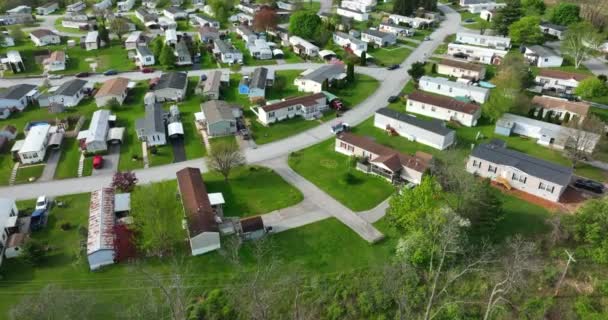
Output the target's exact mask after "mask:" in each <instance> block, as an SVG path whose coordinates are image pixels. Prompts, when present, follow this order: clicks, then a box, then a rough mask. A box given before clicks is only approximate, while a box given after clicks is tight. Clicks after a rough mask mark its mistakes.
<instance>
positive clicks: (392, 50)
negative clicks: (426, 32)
mask: <svg viewBox="0 0 608 320" xmlns="http://www.w3.org/2000/svg"><path fill="white" fill-rule="evenodd" d="M368 52H369V54H370V55H371V56H372V57H374V60H375V61H376V62H377V63H378V64H379V65H380V66H388V65H391V64H400V63H402V62H403V60H405V59H406V58H407V57H408V56H409V55H410V53H412V50H411V49H409V48H406V47H404V46H402V45H400V44H397V45H395V46H390V47H387V48H376V49H372V48H370V49H369V50H368Z"/></svg>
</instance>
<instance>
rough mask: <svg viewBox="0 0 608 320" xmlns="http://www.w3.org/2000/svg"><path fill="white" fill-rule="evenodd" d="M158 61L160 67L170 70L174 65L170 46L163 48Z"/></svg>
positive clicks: (173, 56)
mask: <svg viewBox="0 0 608 320" xmlns="http://www.w3.org/2000/svg"><path fill="white" fill-rule="evenodd" d="M158 60H159V62H160V64H161V65H163V66H165V67H167V68H172V67H173V66H174V65H175V55H174V54H173V49H172V48H171V46H163V49H162V50H161V52H160V57H159V58H158Z"/></svg>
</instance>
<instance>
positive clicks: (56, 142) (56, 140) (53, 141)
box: [49, 132, 63, 149]
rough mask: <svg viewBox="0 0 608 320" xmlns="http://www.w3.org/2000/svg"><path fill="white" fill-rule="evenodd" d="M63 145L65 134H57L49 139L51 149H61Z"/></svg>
mask: <svg viewBox="0 0 608 320" xmlns="http://www.w3.org/2000/svg"><path fill="white" fill-rule="evenodd" d="M62 143H63V132H55V133H53V134H52V135H51V137H50V138H49V148H52V149H59V148H61V144H62Z"/></svg>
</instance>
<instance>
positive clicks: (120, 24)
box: [110, 17, 129, 40]
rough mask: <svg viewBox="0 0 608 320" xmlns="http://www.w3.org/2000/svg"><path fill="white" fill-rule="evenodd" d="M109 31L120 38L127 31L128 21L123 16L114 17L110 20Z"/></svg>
mask: <svg viewBox="0 0 608 320" xmlns="http://www.w3.org/2000/svg"><path fill="white" fill-rule="evenodd" d="M110 32H112V33H114V34H116V36H118V39H119V40H120V39H122V37H123V36H124V35H125V34H127V33H128V32H129V23H128V22H127V20H125V19H123V18H120V17H115V18H114V19H112V21H110Z"/></svg>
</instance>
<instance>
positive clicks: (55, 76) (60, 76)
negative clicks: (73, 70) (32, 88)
mask: <svg viewBox="0 0 608 320" xmlns="http://www.w3.org/2000/svg"><path fill="white" fill-rule="evenodd" d="M46 77H47V79H49V80H53V79H61V78H63V76H62V75H60V74H49V75H48V76H46Z"/></svg>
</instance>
